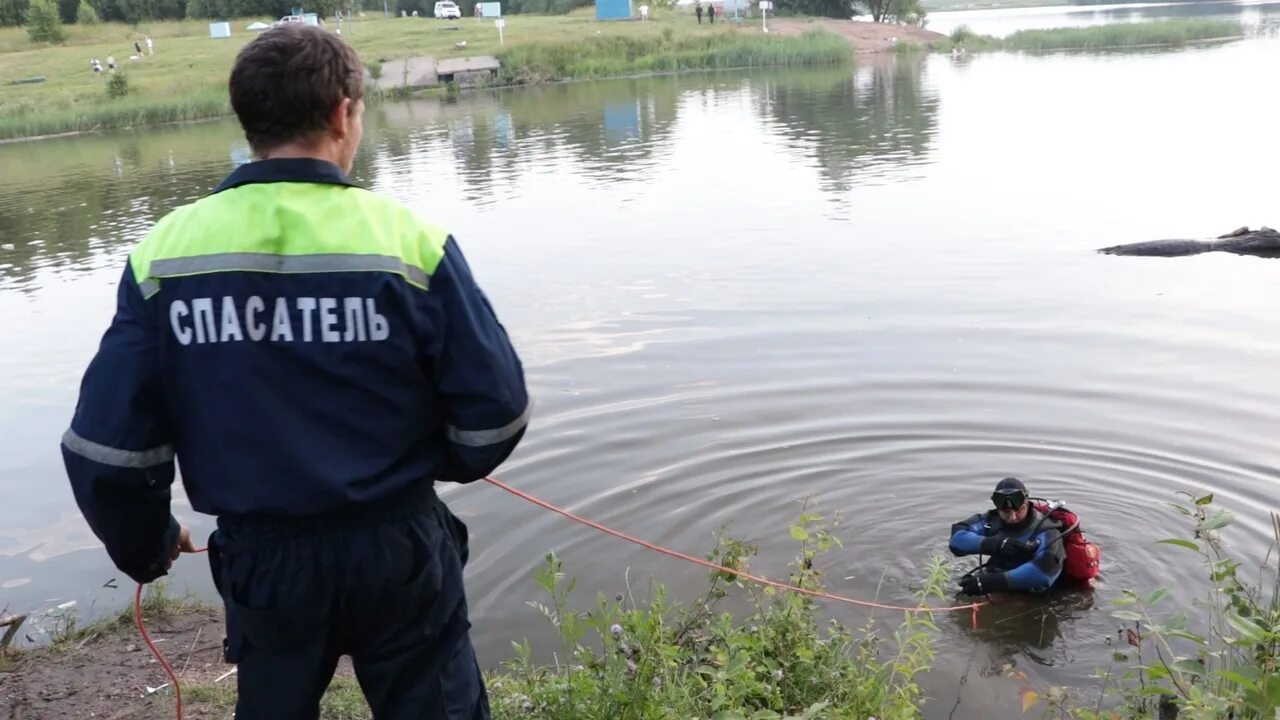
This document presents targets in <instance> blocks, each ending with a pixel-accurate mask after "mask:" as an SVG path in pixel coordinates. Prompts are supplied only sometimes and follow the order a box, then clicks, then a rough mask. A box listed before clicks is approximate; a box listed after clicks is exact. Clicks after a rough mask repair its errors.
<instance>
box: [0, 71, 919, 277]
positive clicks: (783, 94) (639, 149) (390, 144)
mask: <svg viewBox="0 0 1280 720" xmlns="http://www.w3.org/2000/svg"><path fill="white" fill-rule="evenodd" d="M924 67H925V66H924V62H923V60H922V59H915V60H910V59H905V58H903V59H899V58H887V59H880V60H877V61H875V62H872V63H869V64H867V65H865V66H860V67H858V68H833V69H827V70H820V71H812V72H772V73H760V74H754V75H743V74H739V73H723V74H715V75H694V76H678V77H665V78H649V79H628V80H618V81H610V82H601V83H589V84H577V85H555V86H548V87H540V88H530V89H523V90H520V91H515V92H489V93H474V94H468V95H465V96H462V97H461V98H458V99H457V100H454V101H442V100H438V99H427V100H419V101H414V102H409V103H388V104H384V105H380V106H376V107H374V108H372V109H371V110H370V112H369V119H368V121H367V126H368V127H369V131H368V132H369V134H368V137H367V139H366V143H365V148H364V149H363V150H362V152H360V153H358V154H357V156H356V164H355V167H354V169H353V172H352V175H353V176H354V177H355V178H356V179H357V180H358V181H360V182H362V183H364V184H366V185H369V186H372V187H375V188H389V187H406V186H409V187H412V186H414V185H415V184H417V183H416V182H415V178H416V177H417V173H422V172H428V173H429V172H438V171H439V168H440V166H441V165H447V166H448V167H449V168H450V169H451V171H453V172H455V173H457V176H458V179H459V181H460V182H459V184H458V186H457V187H456V196H454V197H449V198H433V199H432V200H433V202H432V203H431V204H432V205H438V204H440V202H452V201H461V202H466V203H469V204H474V205H479V206H484V205H490V204H493V203H496V202H498V201H500V200H502V199H503V198H509V197H510V196H511V195H510V191H509V190H504V189H510V188H512V187H514V186H515V185H517V184H518V182H519V181H520V180H521V179H522V178H525V177H528V176H531V175H538V174H544V173H548V172H569V173H573V174H575V175H577V176H579V177H581V178H583V179H585V180H587V181H590V182H591V183H597V182H598V183H610V184H615V185H620V186H625V185H628V184H633V183H634V184H645V183H649V182H651V181H652V179H653V174H654V172H655V171H656V170H657V169H658V168H659V167H660V166H663V165H664V164H670V163H671V162H672V161H673V160H672V155H671V153H670V148H671V146H672V144H673V143H674V142H676V139H677V138H697V139H696V140H695V141H694V142H698V143H708V142H710V143H716V142H725V143H733V142H739V141H740V140H739V139H738V138H737V137H736V136H734V135H733V134H732V133H731V132H730V130H729V128H730V126H732V125H734V124H735V123H739V122H740V120H741V115H742V111H743V110H746V111H748V112H749V113H751V114H752V115H753V117H754V121H753V122H754V124H755V125H756V126H757V127H756V128H752V132H753V133H754V132H756V131H758V130H759V128H761V127H763V128H764V129H765V130H766V131H767V133H768V135H769V136H771V137H773V138H776V139H777V141H778V143H779V144H780V146H781V147H782V149H783V150H784V151H786V152H788V153H791V154H793V155H796V156H799V157H805V158H808V161H809V162H810V163H812V164H813V165H814V166H815V167H816V168H817V169H818V171H819V173H820V176H821V178H822V180H823V183H822V189H824V190H826V191H829V192H832V193H841V192H843V191H845V190H848V189H849V188H850V187H853V186H855V185H859V184H875V183H882V182H885V181H888V180H893V179H901V178H903V177H909V174H903V173H901V172H900V170H901V169H902V168H907V167H910V166H913V165H917V164H920V163H923V162H927V161H928V160H929V153H930V148H931V147H932V143H933V138H934V134H935V127H936V124H937V115H938V99H937V96H936V93H935V92H934V91H932V90H931V89H930V88H929V86H928V81H927V77H926V73H925V69H924ZM708 124H709V125H711V126H712V128H711V132H710V133H709V134H708V133H707V132H706V131H705V130H706V126H707V125H708ZM717 125H723V126H724V128H725V129H724V131H723V132H722V133H721V132H717V131H716V126H717ZM0 158H3V161H4V165H5V167H11V168H17V169H18V170H17V172H15V173H11V174H10V175H9V176H8V177H6V178H4V179H3V180H0V183H4V184H3V185H0V189H3V190H4V192H3V199H0V236H2V237H4V238H11V239H12V240H9V241H7V242H10V243H12V245H13V248H12V249H4V250H0V286H5V285H8V286H17V287H22V286H27V285H29V284H30V282H31V278H32V276H33V273H34V272H35V271H36V270H37V269H39V268H43V267H50V268H57V269H60V270H75V269H77V268H85V267H92V266H94V264H95V263H94V261H93V260H92V258H93V256H94V255H95V253H98V252H100V251H103V250H112V251H115V252H122V251H123V249H124V248H126V247H127V246H128V245H129V244H131V243H133V242H135V241H136V240H138V239H139V238H140V237H141V235H142V234H143V233H144V232H145V231H146V229H147V228H148V227H149V226H150V224H151V223H153V222H154V221H155V220H157V219H158V218H160V217H162V216H163V215H164V214H165V213H167V212H169V211H170V210H172V209H173V208H175V207H177V206H179V205H181V204H183V203H186V202H190V201H192V200H194V199H196V198H198V197H201V196H202V195H204V194H206V193H207V192H209V191H210V190H211V189H212V188H213V187H214V186H216V184H217V183H218V182H219V181H220V180H221V179H222V178H223V177H224V176H225V175H226V173H227V172H229V171H230V170H231V169H232V168H233V167H234V166H236V165H238V164H241V163H243V162H246V161H247V160H248V159H249V153H248V148H247V147H246V145H245V143H244V140H243V139H242V138H240V137H239V133H238V132H237V130H236V128H235V126H234V125H233V124H232V123H229V122H222V123H213V124H205V125H196V126H189V127H186V128H178V129H175V128H164V129H157V130H150V131H140V132H136V133H122V134H117V135H111V136H89V137H83V138H74V139H66V140H55V141H49V142H41V143H24V144H18V145H10V146H5V147H2V148H0ZM689 170H690V171H691V172H695V173H696V172H698V168H697V167H696V164H695V167H693V168H690V169H689Z"/></svg>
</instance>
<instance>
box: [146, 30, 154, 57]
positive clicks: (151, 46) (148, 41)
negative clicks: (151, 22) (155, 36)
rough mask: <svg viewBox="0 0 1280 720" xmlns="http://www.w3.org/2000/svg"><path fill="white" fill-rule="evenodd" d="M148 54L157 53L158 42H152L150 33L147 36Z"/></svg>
mask: <svg viewBox="0 0 1280 720" xmlns="http://www.w3.org/2000/svg"><path fill="white" fill-rule="evenodd" d="M147 54H148V55H155V54H156V44H155V43H153V42H151V36H150V35H148V36H147Z"/></svg>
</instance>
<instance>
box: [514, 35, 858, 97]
mask: <svg viewBox="0 0 1280 720" xmlns="http://www.w3.org/2000/svg"><path fill="white" fill-rule="evenodd" d="M850 51H851V47H850V45H849V43H848V42H846V41H845V40H844V39H843V38H841V37H839V36H838V35H836V34H834V33H831V32H826V31H821V30H817V31H811V32H808V33H805V34H804V35H803V36H800V37H769V36H765V35H757V34H746V33H742V32H737V31H721V32H717V33H715V34H701V35H695V36H682V37H675V36H671V37H662V36H657V37H621V36H615V37H594V38H589V39H588V40H587V41H585V42H561V43H535V44H528V45H522V46H519V47H515V48H512V49H511V50H508V51H506V52H504V53H502V54H501V55H500V56H499V57H500V59H501V60H502V64H503V80H505V81H506V82H508V83H511V84H524V83H530V82H546V81H554V80H582V79H588V78H602V77H611V76H618V75H628V74H635V73H661V72H679V71H682V70H708V69H716V68H751V67H766V66H774V67H781V66H791V65H833V64H838V63H841V62H848V61H849V59H850Z"/></svg>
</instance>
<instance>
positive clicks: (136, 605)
mask: <svg viewBox="0 0 1280 720" xmlns="http://www.w3.org/2000/svg"><path fill="white" fill-rule="evenodd" d="M205 550H208V548H200V549H198V550H196V551H195V552H198V553H202V552H204V551H205ZM133 624H134V625H137V626H138V632H139V633H140V634H141V635H142V640H143V642H145V643H146V644H147V647H148V648H149V649H150V650H151V654H152V655H153V656H155V659H156V662H158V663H160V667H162V668H164V673H165V675H168V676H169V682H171V683H173V695H174V697H175V698H176V703H177V706H178V720H182V686H181V685H179V684H178V675H177V673H175V672H174V671H173V668H172V667H171V666H170V665H169V663H168V661H167V660H165V659H164V655H162V654H160V648H158V647H156V644H155V643H154V642H152V641H151V634H150V633H148V632H147V626H146V625H145V624H144V623H143V622H142V583H138V590H137V592H135V593H134V594H133Z"/></svg>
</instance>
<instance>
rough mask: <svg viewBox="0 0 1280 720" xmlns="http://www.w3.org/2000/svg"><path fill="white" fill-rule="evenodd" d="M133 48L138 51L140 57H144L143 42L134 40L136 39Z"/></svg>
mask: <svg viewBox="0 0 1280 720" xmlns="http://www.w3.org/2000/svg"><path fill="white" fill-rule="evenodd" d="M133 49H134V51H135V52H137V53H138V57H142V43H141V42H139V41H137V40H134V41H133Z"/></svg>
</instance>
